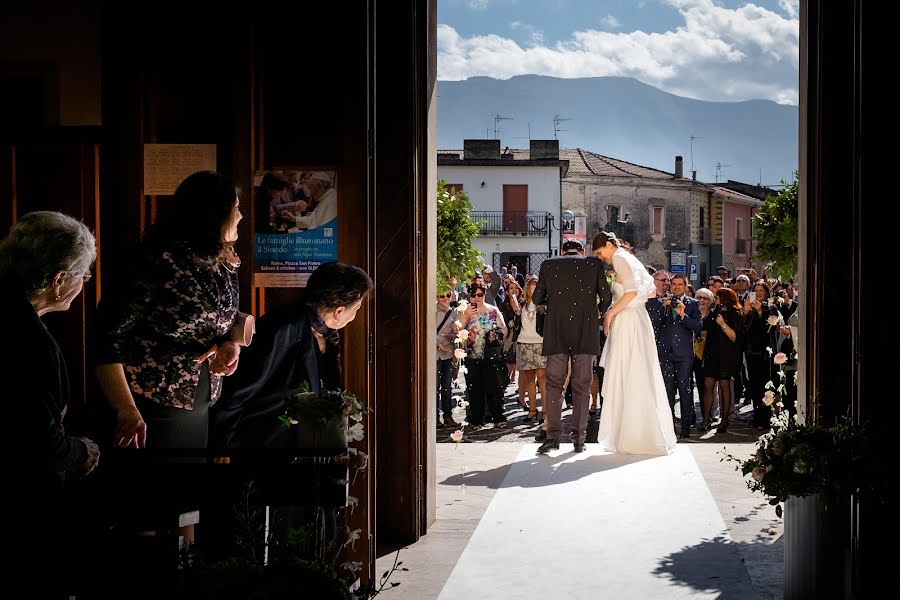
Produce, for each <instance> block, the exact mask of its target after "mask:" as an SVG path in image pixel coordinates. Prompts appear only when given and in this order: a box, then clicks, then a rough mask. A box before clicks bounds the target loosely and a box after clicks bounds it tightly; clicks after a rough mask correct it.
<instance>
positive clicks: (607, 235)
mask: <svg viewBox="0 0 900 600" xmlns="http://www.w3.org/2000/svg"><path fill="white" fill-rule="evenodd" d="M607 243H610V244H612V245H613V246H615V247H616V248H621V247H622V245H621V243H620V242H619V238H617V237H616V234H614V233H611V232H609V231H601V232H600V233H598V234H597V235H595V236H594V241H593V242H592V243H591V250H599V249H600V248H603V247H604V246H606V244H607Z"/></svg>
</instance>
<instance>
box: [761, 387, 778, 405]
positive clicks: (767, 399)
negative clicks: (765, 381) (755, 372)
mask: <svg viewBox="0 0 900 600" xmlns="http://www.w3.org/2000/svg"><path fill="white" fill-rule="evenodd" d="M762 400H763V404H765V405H766V406H772V403H774V402H775V392H773V391H772V390H769V391H767V392H766V395H765V396H763V399H762Z"/></svg>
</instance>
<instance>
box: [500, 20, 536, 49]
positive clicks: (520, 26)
mask: <svg viewBox="0 0 900 600" xmlns="http://www.w3.org/2000/svg"><path fill="white" fill-rule="evenodd" d="M509 28H510V29H512V30H513V31H516V30H519V29H522V30H524V31H527V32H528V33H529V34H530V36H531V43H532V45H535V46H538V45H540V44H543V43H544V32H543V31H541V30H540V29H538V28H537V27H535V26H534V25H529V24H528V23H523V22H521V21H513V22H512V23H510V24H509Z"/></svg>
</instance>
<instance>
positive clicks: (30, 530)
mask: <svg viewBox="0 0 900 600" xmlns="http://www.w3.org/2000/svg"><path fill="white" fill-rule="evenodd" d="M95 257H96V244H95V240H94V236H93V235H92V234H91V232H90V230H89V229H88V228H87V227H86V226H85V225H84V224H83V223H81V222H80V221H77V220H76V219H73V218H72V217H70V216H68V215H64V214H62V213H58V212H49V211H41V212H33V213H28V214H26V215H24V216H22V217H21V218H20V219H19V220H18V221H17V222H16V224H15V225H13V227H12V229H11V230H10V232H9V235H8V236H7V237H6V238H5V239H3V240H2V241H0V290H2V292H0V311H2V314H3V316H4V319H5V332H4V333H5V336H6V344H4V346H5V350H4V351H3V353H2V359H0V378H2V381H3V399H4V403H3V405H4V406H3V411H4V412H3V416H4V422H5V424H6V427H5V432H4V435H3V440H4V449H5V450H6V452H5V456H6V457H7V461H6V462H7V466H6V469H5V473H4V493H3V495H4V500H5V504H6V507H7V508H6V510H7V511H9V512H8V514H7V519H6V523H5V527H4V534H5V535H6V536H7V539H8V540H9V541H10V543H11V544H13V545H12V546H11V547H10V552H7V554H6V558H5V559H4V563H5V565H4V567H5V569H6V573H8V574H9V576H10V577H8V578H7V584H8V586H17V585H18V584H22V585H24V586H25V587H19V589H27V590H28V593H26V594H25V595H26V596H28V597H32V598H54V597H59V598H64V597H69V595H70V594H71V593H73V591H74V590H73V588H70V587H69V586H72V585H73V583H74V580H75V579H76V578H77V577H78V576H83V575H84V574H85V573H86V572H88V571H89V570H90V569H93V568H95V567H96V563H95V562H94V557H96V552H93V551H92V550H94V547H93V546H92V545H91V543H92V541H93V538H92V537H91V536H90V533H93V531H92V530H91V527H90V525H89V524H88V523H89V521H90V520H89V519H88V515H86V514H85V511H83V510H76V509H74V508H73V506H72V505H71V503H70V499H69V498H68V497H67V494H68V493H71V492H73V491H76V490H73V487H74V486H75V484H77V483H82V482H77V481H75V480H77V479H80V478H82V477H85V476H87V475H89V474H90V473H91V472H92V471H93V470H94V469H95V467H97V465H98V462H99V459H100V450H99V448H98V446H97V444H96V443H94V442H93V441H92V440H90V439H88V438H86V437H77V436H74V435H71V434H70V433H69V432H67V431H66V427H65V426H64V423H65V416H66V409H67V407H68V405H69V402H70V399H71V390H70V388H69V378H68V371H67V368H66V360H65V357H64V356H63V353H62V350H61V349H60V347H59V345H58V344H57V343H56V340H55V339H54V338H53V335H52V334H51V333H50V331H49V330H48V329H47V327H46V326H45V325H44V322H43V320H42V318H43V317H44V316H46V315H48V314H50V313H53V312H61V311H66V310H68V309H69V308H70V307H71V305H72V302H73V301H75V299H76V298H77V297H78V295H79V294H80V293H81V291H82V289H83V288H84V284H85V282H87V281H88V280H89V279H90V278H91V271H90V269H91V265H92V264H93V262H94V259H95ZM75 401H76V402H77V403H79V404H80V403H81V402H82V399H81V398H79V397H76V398H75ZM91 479H93V477H92V478H91ZM83 483H85V484H86V483H88V482H87V481H85V482H83ZM35 575H37V576H35ZM53 594H56V595H53Z"/></svg>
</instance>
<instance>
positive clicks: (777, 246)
mask: <svg viewBox="0 0 900 600" xmlns="http://www.w3.org/2000/svg"><path fill="white" fill-rule="evenodd" d="M781 183H782V184H783V186H784V187H782V188H781V191H780V192H778V194H776V195H774V196H769V197H768V198H766V199H765V200H764V201H763V203H762V206H760V208H759V212H757V213H756V215H754V217H753V240H754V241H755V242H756V254H757V256H759V258H761V259H762V260H764V261H767V262H769V263H770V267H769V270H768V275H769V277H777V278H778V279H781V280H782V281H787V280H789V279H793V277H794V275H796V273H797V248H798V241H797V172H796V171H795V172H794V181H793V182H792V183H790V184H788V183H785V181H784V180H782V181H781Z"/></svg>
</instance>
